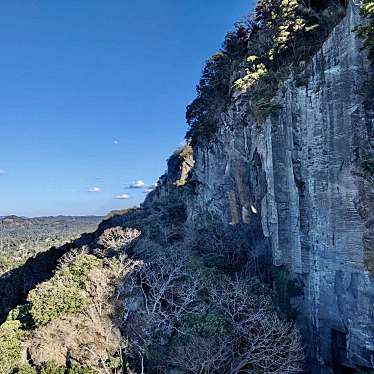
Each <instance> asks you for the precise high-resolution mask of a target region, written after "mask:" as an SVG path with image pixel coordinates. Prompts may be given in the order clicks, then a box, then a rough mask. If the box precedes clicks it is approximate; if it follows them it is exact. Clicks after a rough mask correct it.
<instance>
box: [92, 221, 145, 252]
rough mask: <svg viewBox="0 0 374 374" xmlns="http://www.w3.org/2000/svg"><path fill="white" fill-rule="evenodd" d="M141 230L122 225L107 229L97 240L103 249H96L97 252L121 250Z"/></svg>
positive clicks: (136, 236) (137, 235)
mask: <svg viewBox="0 0 374 374" xmlns="http://www.w3.org/2000/svg"><path fill="white" fill-rule="evenodd" d="M140 234H141V232H140V231H139V230H137V229H134V228H129V227H126V228H122V227H120V226H117V227H111V228H109V229H106V230H105V231H104V232H103V233H102V234H101V236H100V238H99V240H98V241H97V243H98V244H100V245H101V246H102V249H96V252H97V254H99V255H105V254H106V253H107V252H108V251H119V250H121V249H124V247H125V246H127V245H128V244H130V243H131V242H132V241H133V240H135V239H137V238H138V237H139V236H140Z"/></svg>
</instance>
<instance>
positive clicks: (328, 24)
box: [186, 0, 373, 145]
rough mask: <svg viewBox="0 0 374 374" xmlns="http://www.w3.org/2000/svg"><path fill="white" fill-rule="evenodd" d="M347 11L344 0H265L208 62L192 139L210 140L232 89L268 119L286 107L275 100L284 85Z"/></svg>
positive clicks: (190, 113) (194, 107)
mask: <svg viewBox="0 0 374 374" xmlns="http://www.w3.org/2000/svg"><path fill="white" fill-rule="evenodd" d="M366 1H369V0H366ZM370 1H373V0H370ZM343 15H344V8H343V7H342V6H341V5H340V2H339V1H338V0H332V1H328V2H327V1H326V2H325V1H315V2H305V1H302V0H281V1H279V0H260V1H259V2H258V4H257V7H256V11H255V14H254V15H253V17H248V21H247V22H245V23H242V24H238V25H237V26H236V29H235V31H234V32H231V33H229V34H228V35H227V37H226V40H225V43H224V45H223V47H222V49H221V51H220V52H219V53H218V54H216V55H214V56H213V57H212V58H211V59H210V60H209V61H208V62H207V64H206V67H205V69H204V71H203V75H202V78H201V80H200V83H199V86H198V87H197V93H198V95H197V98H196V99H195V100H194V101H193V103H192V104H191V105H190V106H188V107H187V113H186V119H187V123H188V124H189V125H190V130H189V131H188V132H187V135H186V138H187V139H188V140H189V141H190V142H191V144H192V145H194V144H195V143H197V142H198V141H203V142H206V141H210V140H211V139H212V138H213V136H214V134H215V133H216V132H217V130H218V128H219V126H220V124H221V123H222V119H221V115H222V113H224V112H225V110H226V108H227V105H228V104H229V102H230V99H231V94H232V92H235V93H236V96H238V95H245V96H246V97H247V99H248V100H247V102H248V103H249V108H248V111H249V114H251V115H253V116H254V117H255V119H256V120H257V122H258V123H262V122H264V121H265V119H266V118H267V117H268V116H269V115H270V114H272V113H274V112H276V111H277V110H279V108H280V107H279V105H277V103H274V102H273V101H272V99H273V98H274V96H275V94H276V92H277V90H278V87H279V84H280V83H281V82H282V81H284V80H285V79H286V78H287V77H289V75H290V72H291V71H295V72H296V73H297V72H298V71H300V70H302V69H303V67H304V66H305V63H306V62H307V61H308V60H309V59H310V58H311V56H313V55H314V54H315V53H316V52H317V51H318V49H319V48H320V46H321V45H322V43H323V41H324V40H325V39H326V37H327V36H328V34H329V33H330V31H331V30H332V28H333V27H334V26H335V25H336V24H337V22H338V21H339V20H340V19H341V17H342V16H343ZM238 74H240V75H239V76H238Z"/></svg>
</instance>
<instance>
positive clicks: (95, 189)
mask: <svg viewBox="0 0 374 374" xmlns="http://www.w3.org/2000/svg"><path fill="white" fill-rule="evenodd" d="M100 191H101V188H100V187H91V188H89V189H88V192H100Z"/></svg>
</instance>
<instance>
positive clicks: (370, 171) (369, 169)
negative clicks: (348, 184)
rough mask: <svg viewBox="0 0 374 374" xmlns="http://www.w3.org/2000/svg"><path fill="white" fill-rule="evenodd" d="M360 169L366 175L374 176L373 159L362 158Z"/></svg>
mask: <svg viewBox="0 0 374 374" xmlns="http://www.w3.org/2000/svg"><path fill="white" fill-rule="evenodd" d="M361 167H362V170H363V171H364V173H365V174H366V175H369V176H371V175H374V157H369V156H367V157H364V158H363V160H362V162H361Z"/></svg>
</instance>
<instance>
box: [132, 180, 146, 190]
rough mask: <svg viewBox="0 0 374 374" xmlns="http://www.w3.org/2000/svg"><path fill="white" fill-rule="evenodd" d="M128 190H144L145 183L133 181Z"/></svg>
mask: <svg viewBox="0 0 374 374" xmlns="http://www.w3.org/2000/svg"><path fill="white" fill-rule="evenodd" d="M129 188H146V185H145V183H144V182H143V181H142V180H138V181H135V182H133V183H131V184H130V185H129Z"/></svg>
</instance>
